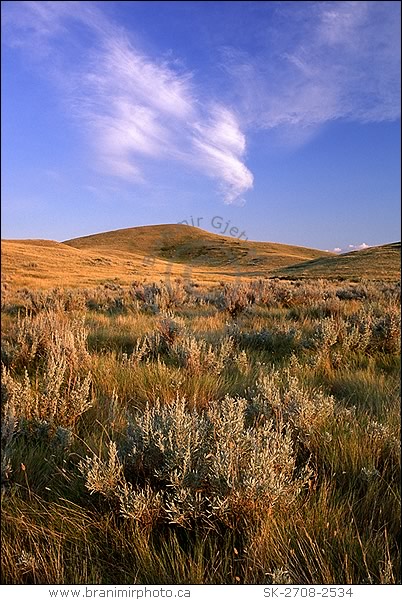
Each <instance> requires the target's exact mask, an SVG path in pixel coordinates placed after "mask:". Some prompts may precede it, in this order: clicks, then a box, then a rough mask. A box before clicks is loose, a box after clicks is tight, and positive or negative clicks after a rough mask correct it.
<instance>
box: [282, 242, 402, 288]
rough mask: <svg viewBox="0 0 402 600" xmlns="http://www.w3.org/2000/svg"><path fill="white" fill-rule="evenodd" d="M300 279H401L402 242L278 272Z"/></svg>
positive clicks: (321, 258) (312, 261)
mask: <svg viewBox="0 0 402 600" xmlns="http://www.w3.org/2000/svg"><path fill="white" fill-rule="evenodd" d="M277 274H278V275H281V276H290V277H297V278H299V277H300V278H309V277H322V278H329V279H334V278H345V279H354V278H357V279H358V278H367V279H388V280H395V279H399V278H400V275H401V243H400V242H395V243H393V244H385V245H383V246H374V247H372V248H366V249H365V250H359V251H354V252H348V253H346V254H340V255H336V256H333V255H331V256H328V255H327V256H324V257H319V258H316V259H314V260H310V261H307V262H304V263H299V264H295V265H290V266H288V267H285V268H284V269H281V270H280V271H278V273H277Z"/></svg>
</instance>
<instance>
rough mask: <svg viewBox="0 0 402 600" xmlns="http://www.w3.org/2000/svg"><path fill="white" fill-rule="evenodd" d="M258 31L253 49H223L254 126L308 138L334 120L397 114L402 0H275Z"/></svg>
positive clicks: (293, 137) (238, 97)
mask: <svg viewBox="0 0 402 600" xmlns="http://www.w3.org/2000/svg"><path fill="white" fill-rule="evenodd" d="M265 26H266V24H264V25H261V27H265ZM279 30H280V31H281V34H282V35H281V36H278V31H279ZM259 34H260V36H259V37H260V38H262V39H264V43H261V44H260V49H259V50H258V52H256V53H255V54H253V56H251V55H250V54H248V53H247V52H246V51H244V50H241V51H239V50H238V49H237V48H224V50H223V66H224V67H225V68H226V70H227V72H228V73H229V74H230V75H231V77H232V79H233V80H234V82H235V87H234V88H233V89H234V90H235V97H236V101H237V102H238V103H239V104H240V105H241V107H242V110H243V112H244V114H245V115H247V118H248V122H249V124H250V125H251V126H256V127H259V128H261V127H262V128H265V129H271V130H282V131H283V132H284V135H285V136H286V138H287V139H288V141H289V142H290V143H291V142H292V140H294V141H295V142H296V143H303V142H304V141H306V140H307V139H309V137H310V135H311V133H312V132H313V131H316V130H317V128H319V127H320V126H321V125H323V124H325V123H328V122H330V121H334V120H337V119H346V120H354V121H358V122H361V123H366V122H380V121H389V120H394V119H397V118H398V117H399V116H400V3H398V2H376V1H372V2H361V1H359V2H300V3H294V2H291V3H286V2H284V3H278V4H277V10H276V11H275V14H274V16H273V17H272V22H271V24H270V29H269V30H268V29H267V35H265V37H264V36H263V34H262V32H261V31H260V32H259Z"/></svg>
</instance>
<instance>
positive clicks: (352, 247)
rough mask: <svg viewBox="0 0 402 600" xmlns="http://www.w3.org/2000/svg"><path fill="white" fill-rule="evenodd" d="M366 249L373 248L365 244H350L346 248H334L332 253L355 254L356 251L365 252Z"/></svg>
mask: <svg viewBox="0 0 402 600" xmlns="http://www.w3.org/2000/svg"><path fill="white" fill-rule="evenodd" d="M366 248H371V246H370V245H369V244H366V243H365V242H363V243H362V244H348V245H347V247H346V248H339V247H338V248H334V249H333V250H332V252H336V253H337V254H345V252H353V251H355V250H365V249H366Z"/></svg>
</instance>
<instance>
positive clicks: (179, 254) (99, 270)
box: [2, 225, 325, 289]
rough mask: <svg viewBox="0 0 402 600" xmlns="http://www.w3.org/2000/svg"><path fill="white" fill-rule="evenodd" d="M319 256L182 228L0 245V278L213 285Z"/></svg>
mask: <svg viewBox="0 0 402 600" xmlns="http://www.w3.org/2000/svg"><path fill="white" fill-rule="evenodd" d="M324 254H325V253H324V252H322V251H321V250H313V249H309V248H302V247H298V246H289V245H284V244H273V243H269V242H245V241H241V240H238V239H235V238H229V237H225V236H220V235H216V234H213V233H209V232H207V231H203V230H201V229H197V228H195V227H189V226H186V225H155V226H148V227H134V228H131V229H120V230H117V231H109V232H106V233H100V234H96V235H91V236H86V237H82V238H77V239H74V240H69V241H67V242H64V243H59V242H54V241H49V240H3V241H2V280H3V282H5V283H7V284H9V285H11V286H12V287H23V286H26V287H30V288H35V289H37V288H42V289H43V288H47V287H51V286H69V287H84V286H86V287H88V286H94V285H99V284H101V283H104V282H106V281H109V282H114V283H118V284H120V285H129V284H130V283H132V282H133V281H134V280H136V279H137V280H138V279H140V280H146V281H159V280H160V279H163V280H164V281H168V280H169V279H172V280H173V279H175V278H178V277H180V278H182V279H184V280H186V281H190V280H191V281H196V282H198V283H200V284H202V285H212V284H216V283H219V282H221V281H233V280H234V279H236V278H239V279H240V278H241V279H250V278H252V277H256V276H257V277H264V276H269V275H270V274H272V273H273V271H274V270H277V269H280V268H283V267H286V266H288V265H293V264H295V263H298V262H303V261H306V260H309V259H314V258H317V257H320V256H323V255H324Z"/></svg>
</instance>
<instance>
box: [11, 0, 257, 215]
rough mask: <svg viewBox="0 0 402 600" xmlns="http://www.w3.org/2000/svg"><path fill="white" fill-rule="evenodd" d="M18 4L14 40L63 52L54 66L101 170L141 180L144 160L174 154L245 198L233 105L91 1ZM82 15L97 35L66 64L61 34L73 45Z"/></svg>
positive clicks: (225, 191) (236, 198)
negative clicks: (158, 56)
mask: <svg viewBox="0 0 402 600" xmlns="http://www.w3.org/2000/svg"><path fill="white" fill-rule="evenodd" d="M18 4H19V5H20V6H18V8H17V9H16V7H13V10H12V11H11V14H9V15H8V18H7V23H6V29H8V30H9V33H10V36H9V37H10V39H11V40H12V43H13V44H14V45H18V46H21V47H22V48H24V47H25V49H26V50H29V51H30V50H31V48H32V47H33V46H34V45H36V46H39V47H41V48H42V49H43V48H47V49H48V51H46V52H44V53H43V52H41V53H40V55H39V56H38V57H37V59H38V60H39V61H44V62H46V60H47V59H48V56H49V53H50V50H51V52H52V56H53V61H54V60H55V56H56V57H58V58H59V61H58V62H57V68H56V69H54V72H53V74H54V75H55V77H56V78H57V79H58V83H59V85H60V89H62V91H63V95H64V102H65V104H66V106H67V108H68V113H69V114H71V115H72V116H73V117H74V118H75V119H76V120H77V121H78V122H79V124H80V128H81V129H82V130H83V131H84V132H86V135H87V139H88V141H89V142H90V144H91V146H92V149H93V152H94V154H95V156H96V157H97V162H98V166H99V168H100V169H101V170H102V171H103V172H107V173H109V174H112V175H115V176H118V177H122V178H124V179H127V180H130V181H136V182H143V181H145V180H146V177H147V174H146V170H147V164H146V161H147V160H148V161H149V159H152V160H174V161H179V162H181V163H182V164H185V165H187V167H191V168H195V169H198V170H199V171H201V172H202V173H204V174H205V175H207V176H209V177H212V178H214V179H216V180H217V181H218V183H219V189H220V192H221V194H222V195H223V198H224V200H225V202H227V203H238V202H240V201H241V197H242V195H243V194H244V193H245V192H247V191H248V190H249V189H251V188H252V185H253V176H252V174H251V173H250V171H249V170H248V169H247V167H246V166H245V164H244V162H243V158H244V154H245V146H246V144H245V136H244V134H243V133H242V131H241V128H240V123H239V121H238V120H237V118H236V116H235V114H234V113H233V112H232V111H231V110H230V109H229V108H228V107H225V106H223V105H220V106H218V105H217V104H216V103H215V102H213V101H212V100H210V99H206V98H205V96H203V94H202V90H198V89H197V88H196V86H195V85H194V84H193V81H192V74H191V73H188V72H187V73H186V72H183V70H182V69H181V70H180V71H179V70H178V69H177V68H174V66H172V65H167V64H166V63H164V62H158V61H157V60H155V59H152V58H151V57H149V56H147V55H146V54H145V53H144V52H141V50H139V49H138V48H136V47H135V46H134V45H133V44H132V43H131V41H130V40H129V38H128V33H127V32H126V31H125V30H124V29H123V28H121V27H117V26H116V25H114V24H112V23H110V22H108V21H107V20H106V19H105V18H104V16H103V14H102V13H101V12H100V11H99V10H98V9H97V8H96V7H95V6H94V5H93V4H91V3H81V2H69V3H65V2H60V3H59V2H20V3H18ZM77 23H79V24H80V26H81V27H82V25H84V27H85V28H86V29H87V31H88V32H89V34H90V35H92V37H93V42H92V44H91V51H90V53H89V57H88V58H87V59H86V60H85V61H84V62H83V63H82V64H80V65H79V66H74V65H72V64H71V61H70V64H69V65H68V67H69V68H68V69H67V68H66V66H67V62H66V57H65V56H63V55H62V53H60V51H59V45H60V36H63V35H64V36H68V37H69V43H71V44H72V45H73V47H74V43H79V41H78V39H75V37H74V33H75V27H76V26H77ZM65 52H66V46H65V45H64V46H63V54H64V53H65ZM86 54H88V52H86ZM63 67H64V68H63ZM60 71H62V77H60V76H59V73H60Z"/></svg>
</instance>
